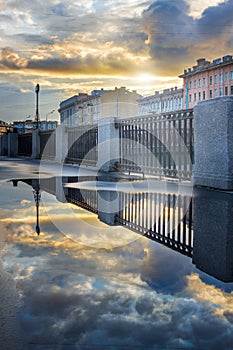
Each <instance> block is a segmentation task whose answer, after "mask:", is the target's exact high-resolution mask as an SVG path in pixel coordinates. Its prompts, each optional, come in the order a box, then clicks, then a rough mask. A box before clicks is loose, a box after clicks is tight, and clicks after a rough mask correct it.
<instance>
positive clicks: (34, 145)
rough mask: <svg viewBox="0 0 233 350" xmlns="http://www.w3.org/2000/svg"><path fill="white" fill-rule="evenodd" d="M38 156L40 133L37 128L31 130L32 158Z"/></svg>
mask: <svg viewBox="0 0 233 350" xmlns="http://www.w3.org/2000/svg"><path fill="white" fill-rule="evenodd" d="M39 157H40V135H39V130H38V129H36V130H32V156H31V158H32V159H38V158H39Z"/></svg>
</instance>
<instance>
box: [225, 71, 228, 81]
mask: <svg viewBox="0 0 233 350" xmlns="http://www.w3.org/2000/svg"><path fill="white" fill-rule="evenodd" d="M225 80H226V81H227V80H228V72H225Z"/></svg>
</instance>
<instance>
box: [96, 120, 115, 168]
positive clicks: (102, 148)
mask: <svg viewBox="0 0 233 350" xmlns="http://www.w3.org/2000/svg"><path fill="white" fill-rule="evenodd" d="M119 158H120V138H119V129H118V128H117V125H116V119H115V118H114V117H108V118H102V119H100V120H99V122H98V162H97V169H99V170H100V171H103V172H110V171H116V170H117V167H116V162H118V161H119Z"/></svg>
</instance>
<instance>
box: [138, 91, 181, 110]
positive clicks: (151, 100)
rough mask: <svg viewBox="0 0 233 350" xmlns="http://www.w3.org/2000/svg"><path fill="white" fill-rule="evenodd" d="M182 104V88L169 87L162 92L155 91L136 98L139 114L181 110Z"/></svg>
mask: <svg viewBox="0 0 233 350" xmlns="http://www.w3.org/2000/svg"><path fill="white" fill-rule="evenodd" d="M182 106H183V89H177V87H175V88H171V89H166V90H163V92H161V93H160V92H158V91H155V93H154V95H151V96H147V97H143V98H140V99H139V100H138V114H139V116H142V115H148V114H150V113H164V112H172V111H177V110H181V109H182Z"/></svg>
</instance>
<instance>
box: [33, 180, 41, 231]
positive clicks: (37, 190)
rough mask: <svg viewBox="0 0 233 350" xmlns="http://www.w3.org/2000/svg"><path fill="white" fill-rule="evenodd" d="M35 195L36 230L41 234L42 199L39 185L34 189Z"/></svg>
mask: <svg viewBox="0 0 233 350" xmlns="http://www.w3.org/2000/svg"><path fill="white" fill-rule="evenodd" d="M33 195H34V199H35V203H36V232H37V234H38V236H39V234H40V226H39V205H40V199H41V193H40V188H39V186H38V188H37V189H33Z"/></svg>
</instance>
